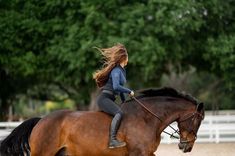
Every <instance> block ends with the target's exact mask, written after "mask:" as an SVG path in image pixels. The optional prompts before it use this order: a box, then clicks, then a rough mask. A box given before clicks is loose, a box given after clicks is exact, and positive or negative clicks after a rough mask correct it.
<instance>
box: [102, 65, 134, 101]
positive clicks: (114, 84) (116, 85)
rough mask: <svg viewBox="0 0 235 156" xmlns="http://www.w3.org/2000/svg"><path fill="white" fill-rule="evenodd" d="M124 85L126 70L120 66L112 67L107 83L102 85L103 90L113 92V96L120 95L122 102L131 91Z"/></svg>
mask: <svg viewBox="0 0 235 156" xmlns="http://www.w3.org/2000/svg"><path fill="white" fill-rule="evenodd" d="M125 83H126V70H125V69H124V68H122V67H121V66H120V65H118V66H116V67H114V68H113V69H112V70H111V72H110V74H109V79H108V81H107V83H106V84H105V85H104V87H103V89H106V90H110V91H113V92H114V94H116V95H118V94H119V95H120V97H121V100H122V102H124V101H125V95H124V93H126V94H130V93H131V90H130V89H129V88H126V87H124V84H125Z"/></svg>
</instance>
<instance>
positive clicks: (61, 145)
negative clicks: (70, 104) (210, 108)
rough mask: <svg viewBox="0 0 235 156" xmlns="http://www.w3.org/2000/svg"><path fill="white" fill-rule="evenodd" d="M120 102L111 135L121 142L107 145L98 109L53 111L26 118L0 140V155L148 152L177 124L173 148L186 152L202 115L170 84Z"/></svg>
mask: <svg viewBox="0 0 235 156" xmlns="http://www.w3.org/2000/svg"><path fill="white" fill-rule="evenodd" d="M139 93H140V95H139V96H136V97H135V98H133V99H130V100H128V101H126V102H124V103H123V104H122V105H121V108H122V110H123V112H124V117H123V120H122V123H121V125H120V128H119V130H118V135H117V138H118V139H119V140H122V141H125V142H126V143H127V145H126V146H125V147H121V148H115V149H109V148H108V140H109V126H110V123H111V119H112V117H111V116H110V115H108V114H106V113H104V112H101V111H72V110H59V111H55V112H53V113H51V114H49V115H47V116H45V117H43V118H32V119H29V120H26V121H25V122H23V123H22V124H21V125H19V126H18V127H16V128H15V129H14V130H13V131H12V133H11V134H10V135H9V136H8V137H7V138H6V139H5V140H3V141H2V143H1V147H0V153H1V155H2V156H6V155H7V156H11V155H12V156H15V155H17V156H21V155H22V156H23V155H27V156H30V155H31V156H65V155H66V156H154V152H155V151H156V150H157V148H158V146H159V144H160V140H161V133H162V132H163V131H164V129H165V128H166V127H167V126H168V125H169V124H171V123H172V122H175V121H176V122H177V123H178V125H177V126H178V128H179V131H177V133H179V139H180V140H179V144H178V146H179V149H181V150H182V151H183V152H185V153H186V152H191V150H192V148H193V146H194V143H195V140H196V139H197V132H198V129H199V127H200V125H201V121H202V120H203V119H204V104H203V103H202V102H199V101H198V100H196V99H195V98H194V97H192V96H190V95H187V94H183V93H180V92H179V91H177V90H175V89H173V88H160V89H144V90H141V91H140V92H139Z"/></svg>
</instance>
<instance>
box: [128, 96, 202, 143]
mask: <svg viewBox="0 0 235 156" xmlns="http://www.w3.org/2000/svg"><path fill="white" fill-rule="evenodd" d="M131 98H132V99H134V100H135V101H136V102H137V103H138V104H139V105H140V106H141V107H143V108H144V109H145V110H146V111H148V112H149V113H150V114H151V115H153V116H154V117H156V118H157V119H158V120H160V121H161V122H163V120H162V119H161V118H160V117H159V116H158V115H156V114H155V113H153V112H152V111H151V110H150V109H149V108H147V107H146V106H145V105H144V104H143V103H142V102H141V101H139V100H138V99H137V98H136V97H134V96H133V97H131ZM187 115H189V116H188V117H186V118H185V119H183V120H180V121H179V122H185V121H187V120H189V119H190V118H193V119H192V120H194V119H195V116H196V115H199V117H203V116H202V114H201V113H198V112H197V111H195V112H193V113H189V114H187ZM187 115H185V116H187ZM168 126H169V127H170V128H171V129H173V130H174V133H172V134H170V133H168V132H166V131H164V130H163V132H164V133H166V134H167V135H169V136H170V137H171V138H176V139H180V138H179V137H178V136H175V135H174V134H175V133H177V134H178V135H179V136H180V133H179V130H176V129H175V128H174V127H172V126H171V125H168ZM192 132H193V133H194V136H195V137H194V139H192V140H186V141H180V142H181V143H189V142H191V141H195V140H196V139H197V134H196V133H195V132H194V131H193V130H192Z"/></svg>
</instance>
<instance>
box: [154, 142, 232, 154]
mask: <svg viewBox="0 0 235 156" xmlns="http://www.w3.org/2000/svg"><path fill="white" fill-rule="evenodd" d="M155 155H156V156H235V143H220V144H204V143H196V144H195V145H194V147H193V150H192V151H191V152H190V153H183V152H182V151H181V150H179V148H178V145H177V144H169V145H167V144H160V146H159V147H158V150H157V152H156V153H155Z"/></svg>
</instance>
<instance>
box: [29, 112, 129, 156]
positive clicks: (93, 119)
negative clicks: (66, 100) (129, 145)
mask: <svg viewBox="0 0 235 156" xmlns="http://www.w3.org/2000/svg"><path fill="white" fill-rule="evenodd" d="M111 120H112V117H111V116H109V115H107V114H105V113H103V112H91V111H90V112H86V111H76V112H75V111H58V112H54V113H52V114H50V115H48V116H46V117H45V118H43V119H42V120H41V121H40V122H39V123H38V124H37V125H36V126H35V128H34V129H33V132H32V135H31V137H30V146H32V148H31V149H32V150H37V151H40V148H39V146H40V147H41V149H44V150H45V148H50V149H55V151H53V152H51V153H50V154H47V155H55V152H56V151H58V150H59V149H62V148H64V147H66V153H67V154H68V155H74V154H75V155H78V156H80V155H90V156H92V155H96V156H99V155H102V156H105V155H107V156H108V155H113V156H115V155H125V154H124V153H126V149H125V148H120V149H117V150H115V151H116V152H114V153H113V150H110V149H108V138H109V126H110V122H111ZM123 136H124V135H121V133H119V137H123ZM37 140H38V143H35V142H37ZM45 140H50V141H49V142H48V141H45ZM33 143H34V144H33ZM99 153H100V154H99ZM115 153H117V154H115ZM41 154H44V153H41ZM35 155H36V154H35Z"/></svg>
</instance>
